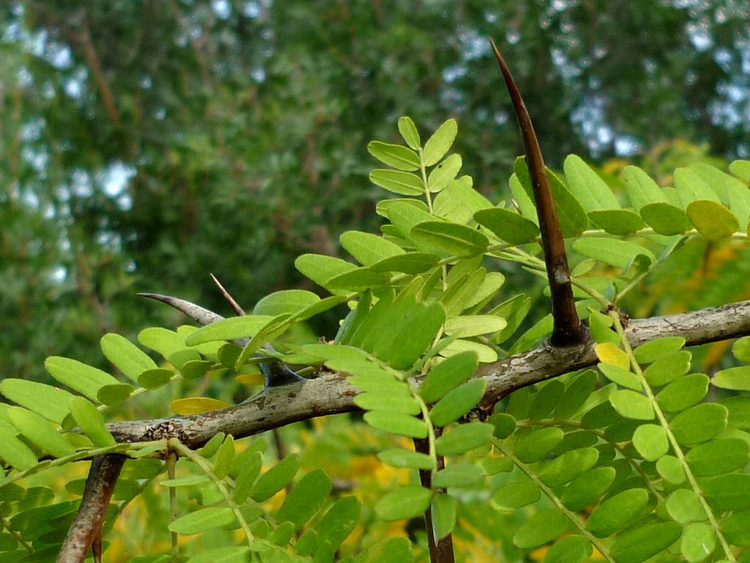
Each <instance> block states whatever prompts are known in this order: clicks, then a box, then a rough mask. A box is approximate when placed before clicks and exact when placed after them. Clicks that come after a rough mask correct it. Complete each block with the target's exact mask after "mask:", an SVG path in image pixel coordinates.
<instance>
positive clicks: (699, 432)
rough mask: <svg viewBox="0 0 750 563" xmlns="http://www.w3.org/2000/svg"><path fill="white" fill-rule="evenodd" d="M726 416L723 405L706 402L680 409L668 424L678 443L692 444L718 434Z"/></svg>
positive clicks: (724, 426) (726, 412) (724, 425)
mask: <svg viewBox="0 0 750 563" xmlns="http://www.w3.org/2000/svg"><path fill="white" fill-rule="evenodd" d="M727 416H728V411H727V408H726V407H725V406H724V405H719V404H717V403H706V404H702V405H697V406H695V407H692V408H690V409H688V410H686V411H682V412H681V413H680V414H678V415H677V416H675V417H674V418H673V419H672V421H671V422H670V423H669V426H670V428H671V429H672V433H673V434H674V437H675V438H676V439H677V441H678V442H679V443H680V444H682V445H684V446H692V445H696V444H700V443H702V442H707V441H708V440H711V439H712V438H715V437H716V436H718V435H719V434H720V433H721V432H722V431H723V430H724V428H726V425H727ZM749 475H750V474H749Z"/></svg>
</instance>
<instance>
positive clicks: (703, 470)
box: [685, 438, 750, 477]
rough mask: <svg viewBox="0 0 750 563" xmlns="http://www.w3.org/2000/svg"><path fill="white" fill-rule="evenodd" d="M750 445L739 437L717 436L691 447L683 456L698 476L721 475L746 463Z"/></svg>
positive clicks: (742, 466)
mask: <svg viewBox="0 0 750 563" xmlns="http://www.w3.org/2000/svg"><path fill="white" fill-rule="evenodd" d="M749 456H750V445H748V443H747V442H746V441H745V440H743V439H741V438H717V439H716V440H711V441H710V442H704V443H703V444H700V445H698V446H695V447H694V448H692V449H691V450H690V451H689V452H688V453H687V455H686V456H685V458H686V459H687V462H688V464H689V465H690V468H691V469H692V470H693V473H695V474H696V475H698V476H700V477H709V476H712V475H721V474H723V473H729V472H731V471H735V470H737V469H742V468H744V467H745V465H747V462H748V457H749Z"/></svg>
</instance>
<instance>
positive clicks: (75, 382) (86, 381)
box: [44, 356, 120, 401]
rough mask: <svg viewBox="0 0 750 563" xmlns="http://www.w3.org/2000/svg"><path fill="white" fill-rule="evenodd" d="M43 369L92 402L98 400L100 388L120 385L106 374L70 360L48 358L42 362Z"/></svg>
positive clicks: (57, 357)
mask: <svg viewBox="0 0 750 563" xmlns="http://www.w3.org/2000/svg"><path fill="white" fill-rule="evenodd" d="M44 367H45V368H46V369H47V371H48V372H49V374H50V375H51V376H52V377H54V378H55V379H56V380H57V381H59V382H60V383H62V384H63V385H67V386H68V387H70V388H71V389H74V390H75V391H78V392H79V393H82V394H83V395H85V396H86V397H88V398H89V399H91V400H92V401H98V400H99V399H98V397H97V395H98V393H99V390H100V389H101V388H102V387H104V386H106V385H119V384H120V382H119V381H117V379H115V378H114V377H112V376H111V375H109V374H108V373H105V372H103V371H102V370H100V369H97V368H94V367H91V366H88V365H86V364H84V363H82V362H79V361H78V360H71V359H70V358H62V357H60V356H50V357H49V358H47V360H46V361H45V362H44Z"/></svg>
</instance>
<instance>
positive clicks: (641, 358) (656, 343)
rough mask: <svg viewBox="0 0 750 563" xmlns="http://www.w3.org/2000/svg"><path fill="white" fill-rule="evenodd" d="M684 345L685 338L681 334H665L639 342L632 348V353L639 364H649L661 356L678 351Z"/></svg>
mask: <svg viewBox="0 0 750 563" xmlns="http://www.w3.org/2000/svg"><path fill="white" fill-rule="evenodd" d="M684 345H685V339H684V338H682V337H681V336H666V337H662V338H655V339H654V340H651V341H649V342H646V343H645V344H641V345H640V346H638V347H637V348H636V349H635V350H633V354H634V355H635V359H636V360H638V363H639V364H650V363H652V362H655V361H656V360H657V359H659V358H660V357H661V356H666V355H668V354H672V353H674V352H677V351H679V350H680V349H682V347H683V346H684Z"/></svg>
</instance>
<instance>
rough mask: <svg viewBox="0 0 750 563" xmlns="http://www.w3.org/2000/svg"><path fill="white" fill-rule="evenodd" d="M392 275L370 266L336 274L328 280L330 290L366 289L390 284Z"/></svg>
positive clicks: (327, 284) (327, 287)
mask: <svg viewBox="0 0 750 563" xmlns="http://www.w3.org/2000/svg"><path fill="white" fill-rule="evenodd" d="M390 281H391V276H390V274H389V273H388V272H378V271H375V270H373V269H372V268H369V267H362V268H355V269H353V270H351V271H348V272H344V273H343V274H339V275H338V276H334V277H332V278H331V279H329V280H328V281H326V285H325V287H326V289H328V290H329V291H340V292H345V291H365V290H366V289H373V288H377V287H380V286H383V285H387V284H389V283H390Z"/></svg>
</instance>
